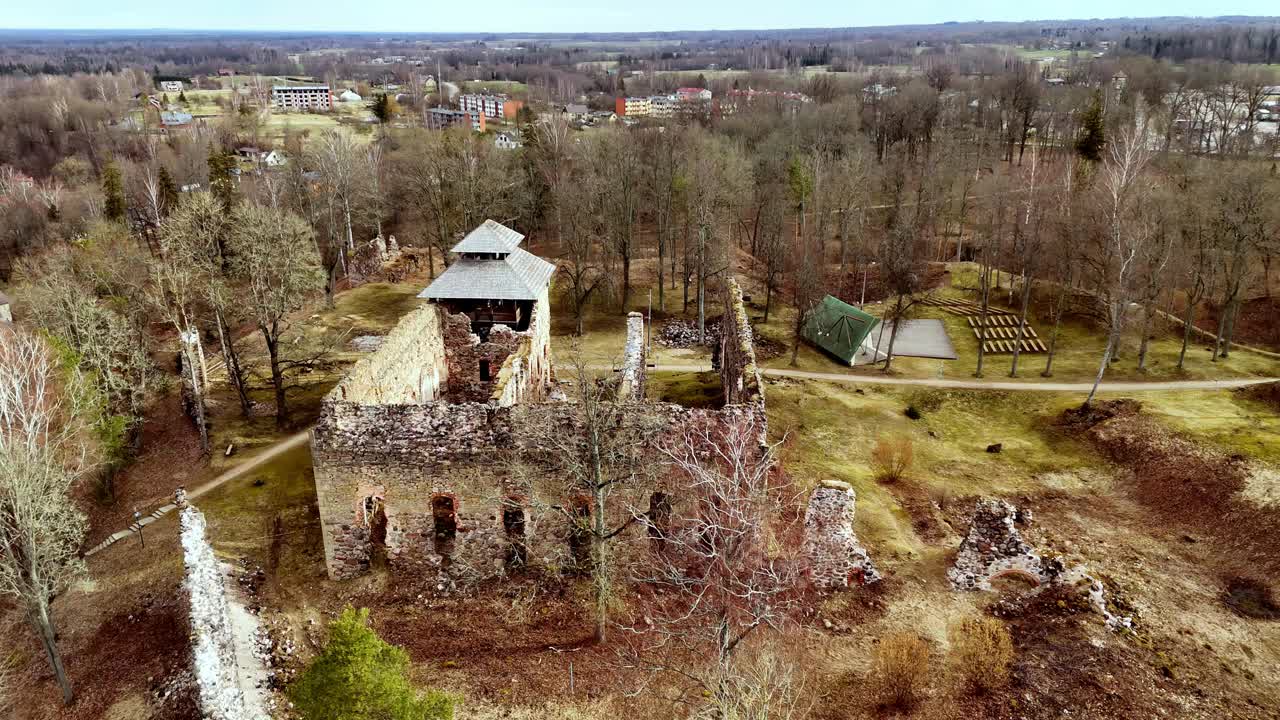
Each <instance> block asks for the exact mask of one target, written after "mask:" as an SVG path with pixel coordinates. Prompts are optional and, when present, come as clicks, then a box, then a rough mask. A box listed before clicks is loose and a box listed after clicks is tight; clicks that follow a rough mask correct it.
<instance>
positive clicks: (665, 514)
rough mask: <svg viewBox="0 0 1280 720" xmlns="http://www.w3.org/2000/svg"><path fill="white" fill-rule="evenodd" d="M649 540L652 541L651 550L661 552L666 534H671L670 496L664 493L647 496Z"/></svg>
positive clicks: (664, 545)
mask: <svg viewBox="0 0 1280 720" xmlns="http://www.w3.org/2000/svg"><path fill="white" fill-rule="evenodd" d="M647 515H648V517H649V539H650V540H652V541H653V549H654V550H656V551H657V552H662V551H663V550H664V549H665V548H666V546H667V537H668V533H670V532H671V496H670V495H668V494H666V493H664V492H655V493H654V494H652V495H650V496H649V512H648V513H647Z"/></svg>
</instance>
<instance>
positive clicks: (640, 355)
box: [618, 312, 648, 402]
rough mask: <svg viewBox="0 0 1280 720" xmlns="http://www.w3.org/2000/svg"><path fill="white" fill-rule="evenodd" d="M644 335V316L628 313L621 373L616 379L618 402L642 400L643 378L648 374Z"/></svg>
mask: <svg viewBox="0 0 1280 720" xmlns="http://www.w3.org/2000/svg"><path fill="white" fill-rule="evenodd" d="M644 335H645V332H644V316H643V315H641V314H640V313H638V312H633V313H630V314H628V315H627V344H626V346H625V347H624V348H623V351H622V371H621V372H622V375H621V377H620V378H619V380H618V402H641V401H643V400H644V391H645V379H646V377H647V374H648V368H647V367H646V365H645V363H647V362H648V358H647V357H646V355H645V337H644Z"/></svg>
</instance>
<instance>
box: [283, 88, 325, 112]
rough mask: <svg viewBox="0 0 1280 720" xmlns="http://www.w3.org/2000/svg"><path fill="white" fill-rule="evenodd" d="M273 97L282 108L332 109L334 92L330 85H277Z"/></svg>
mask: <svg viewBox="0 0 1280 720" xmlns="http://www.w3.org/2000/svg"><path fill="white" fill-rule="evenodd" d="M271 99H272V102H273V103H274V104H275V106H276V107H277V108H279V109H281V110H332V109H333V93H332V92H330V91H329V86H328V85H276V86H274V87H272V88H271Z"/></svg>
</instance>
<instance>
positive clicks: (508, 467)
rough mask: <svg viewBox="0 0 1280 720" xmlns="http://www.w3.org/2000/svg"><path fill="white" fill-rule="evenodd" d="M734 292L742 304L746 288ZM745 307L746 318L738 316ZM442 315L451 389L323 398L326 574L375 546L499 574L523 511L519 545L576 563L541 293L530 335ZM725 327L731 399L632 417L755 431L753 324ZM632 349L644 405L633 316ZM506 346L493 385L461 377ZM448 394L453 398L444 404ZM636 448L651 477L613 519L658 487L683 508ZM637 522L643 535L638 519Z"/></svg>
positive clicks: (462, 575) (393, 560)
mask: <svg viewBox="0 0 1280 720" xmlns="http://www.w3.org/2000/svg"><path fill="white" fill-rule="evenodd" d="M733 287H734V288H735V289H736V285H734V286H733ZM736 297H737V302H738V305H739V307H740V306H741V293H740V292H737V293H736ZM741 316H742V318H743V319H744V322H745V312H742V313H741ZM442 319H443V337H444V353H445V355H446V363H447V367H448V382H449V389H448V391H447V392H446V393H444V396H443V398H442V400H441V401H437V402H428V403H414V402H401V403H387V404H377V405H371V404H364V403H360V402H352V401H349V400H344V399H343V398H341V397H339V396H337V395H336V394H334V395H331V396H330V397H329V398H327V399H326V402H325V404H324V407H323V409H322V412H321V417H320V420H319V422H318V423H317V425H316V428H315V430H314V431H313V433H312V454H313V457H314V461H315V462H314V466H315V482H316V493H317V496H318V502H319V506H320V518H321V523H322V525H323V536H324V543H325V561H326V564H327V566H328V569H329V573H330V575H331V576H332V577H334V578H345V577H352V576H354V575H357V574H360V573H361V572H364V571H365V570H367V569H368V568H369V566H370V564H371V563H373V562H375V561H377V559H378V557H377V555H378V554H379V553H380V552H383V550H382V549H381V548H383V547H385V556H386V561H387V562H388V563H390V564H391V565H392V566H393V567H395V568H397V569H398V570H404V571H423V570H439V571H441V572H442V577H447V578H450V579H453V580H462V579H480V578H484V577H490V576H493V575H495V574H501V573H503V572H504V571H505V569H506V567H505V566H506V565H507V563H508V561H509V560H510V558H511V554H512V548H513V538H512V537H510V536H509V533H508V529H507V523H505V522H504V513H507V512H512V511H517V510H518V511H519V512H520V513H521V516H522V518H523V526H524V535H523V540H521V541H520V546H521V547H522V548H523V553H524V555H526V556H527V562H528V563H529V564H538V565H542V566H544V567H547V568H551V569H555V568H562V567H565V566H566V564H567V563H569V562H570V561H571V558H569V557H568V554H569V543H568V537H569V533H570V523H569V522H568V520H567V519H566V518H565V516H564V513H563V512H562V511H561V510H558V509H554V508H553V506H562V507H563V506H567V505H569V504H570V503H572V502H573V501H574V498H571V497H568V496H567V495H568V494H569V492H570V490H569V483H568V482H567V481H566V478H565V477H563V476H562V475H561V471H560V470H558V469H557V468H558V464H557V460H558V458H556V457H552V456H550V454H551V453H552V452H553V451H554V447H555V445H554V443H551V442H549V440H548V438H551V437H561V438H563V437H573V434H574V433H577V432H579V430H578V428H577V421H578V414H577V410H576V409H575V407H574V406H573V405H572V404H571V403H567V402H563V401H560V402H554V401H547V400H545V397H546V392H545V391H546V388H547V387H548V385H549V383H550V381H551V377H552V370H551V357H550V315H549V312H548V305H547V298H546V295H545V294H544V295H543V297H542V298H541V299H540V300H539V301H538V302H537V303H536V304H535V311H534V316H533V318H531V323H530V327H529V329H528V330H527V331H526V332H524V333H514V332H511V331H508V330H503V329H500V328H495V329H494V330H493V331H492V333H491V335H490V340H489V342H488V343H480V342H479V338H478V337H476V336H475V335H474V334H472V333H471V332H470V325H469V323H467V322H466V318H465V317H464V316H461V315H452V316H450V315H444V316H443V318H442ZM727 326H729V327H733V328H742V327H745V326H744V325H742V324H734V323H727ZM733 332H734V336H735V338H737V339H736V340H735V341H734V342H732V343H728V346H729V347H731V348H732V349H731V350H730V352H728V353H726V357H727V358H729V360H730V362H729V363H727V365H726V367H727V368H729V370H728V371H727V372H731V373H733V374H734V376H735V377H736V378H738V380H737V381H735V382H734V387H735V388H737V392H736V394H735V395H734V396H733V397H735V398H737V399H738V400H739V402H737V403H735V404H731V405H727V406H725V407H724V408H721V409H691V408H685V407H681V406H678V405H671V404H664V403H643V404H642V405H640V406H639V407H638V408H636V409H635V410H634V412H632V413H631V414H629V417H632V416H634V418H635V420H634V421H635V422H637V423H641V422H643V423H646V428H650V427H651V428H652V429H653V436H654V437H662V436H667V437H672V436H675V435H677V434H679V433H680V432H682V428H684V427H685V426H686V425H687V424H690V423H695V424H699V425H705V424H708V423H720V422H732V421H735V420H738V419H740V418H742V417H744V416H749V419H750V421H751V422H753V423H755V426H756V427H758V428H761V430H762V432H763V429H764V428H765V414H764V403H763V401H762V399H761V398H760V394H759V377H758V374H757V372H756V370H755V362H754V351H753V349H752V348H751V344H750V330H749V329H748V330H747V335H746V341H745V343H744V342H743V341H742V337H743V336H742V334H741V333H740V332H739V331H738V330H736V329H735V330H734V331H733ZM485 346H492V347H485ZM627 347H628V349H627V366H629V367H630V371H629V372H624V374H623V379H622V383H621V384H626V385H628V386H629V389H628V390H627V391H626V394H627V395H628V396H629V397H632V398H633V399H635V400H637V401H638V400H642V399H643V385H644V360H645V358H644V325H643V321H642V320H641V318H640V317H639V316H638V315H633V317H631V318H629V319H628V344H627ZM502 353H505V354H502ZM500 354H502V359H503V362H502V365H501V367H500V368H496V372H497V377H496V379H495V380H494V382H493V383H492V387H482V386H481V385H478V384H476V383H474V382H472V381H470V380H465V381H464V380H463V378H464V377H466V376H467V375H468V373H470V377H475V378H478V372H477V367H476V366H477V364H478V360H479V359H481V358H484V357H488V358H497V357H498V356H499V355H500ZM491 367H492V366H491ZM637 383H638V385H639V387H638V388H637ZM482 389H483V390H484V392H481V390H482ZM454 399H457V400H459V401H458V402H448V401H450V400H454ZM642 452H643V455H644V457H645V458H646V460H644V461H642V462H640V463H637V465H638V466H642V467H643V468H644V471H645V472H646V473H648V476H647V479H646V480H645V481H644V482H638V483H635V484H634V487H628V488H626V489H624V490H620V491H619V492H618V493H616V495H615V502H614V503H613V507H614V512H617V513H618V517H616V518H612V519H611V521H617V522H621V521H622V520H626V519H627V518H629V517H631V513H633V512H643V511H644V510H645V508H647V506H648V503H649V502H650V501H651V499H652V495H653V493H654V492H657V491H659V490H661V489H662V488H666V490H665V491H666V492H669V493H670V494H673V495H674V500H673V505H674V508H675V509H676V512H678V508H679V504H680V492H679V489H678V488H674V490H673V488H671V487H670V482H669V480H668V479H667V478H666V475H665V474H664V473H666V466H665V464H664V463H663V460H662V455H661V453H660V452H658V449H657V447H656V446H654V447H644V448H643V449H642ZM445 499H447V500H448V501H449V502H450V503H452V506H453V516H454V517H455V518H456V522H457V530H456V533H455V534H454V536H453V538H452V540H451V542H449V543H447V545H441V544H440V543H438V542H437V538H436V532H435V529H436V520H435V515H434V514H433V509H432V508H433V502H444V500H445ZM371 507H377V508H379V509H380V510H379V513H380V514H379V515H378V517H376V518H371V517H368V516H367V515H368V512H367V508H371ZM381 517H385V542H384V543H382V544H380V545H379V544H377V543H374V542H373V540H374V534H375V524H376V525H377V527H378V528H379V530H378V532H381V527H382V526H381V520H380V518H381ZM375 521H377V522H376V523H375ZM634 529H635V531H636V532H638V533H641V534H643V528H641V527H639V526H638V525H637V527H636V528H634ZM639 545H641V546H643V545H644V543H639Z"/></svg>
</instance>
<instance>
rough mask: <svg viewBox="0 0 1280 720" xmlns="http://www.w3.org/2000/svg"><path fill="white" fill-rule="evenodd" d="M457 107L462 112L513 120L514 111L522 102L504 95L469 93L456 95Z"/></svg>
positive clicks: (516, 110)
mask: <svg viewBox="0 0 1280 720" xmlns="http://www.w3.org/2000/svg"><path fill="white" fill-rule="evenodd" d="M458 107H460V108H462V110H463V111H464V112H471V113H479V114H480V115H483V116H485V117H486V118H489V119H490V120H515V119H516V113H518V112H520V108H522V107H524V103H523V102H521V101H519V100H512V99H511V98H510V97H508V96H506V95H499V94H489V93H469V94H467V95H459V96H458Z"/></svg>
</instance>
